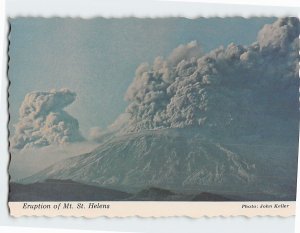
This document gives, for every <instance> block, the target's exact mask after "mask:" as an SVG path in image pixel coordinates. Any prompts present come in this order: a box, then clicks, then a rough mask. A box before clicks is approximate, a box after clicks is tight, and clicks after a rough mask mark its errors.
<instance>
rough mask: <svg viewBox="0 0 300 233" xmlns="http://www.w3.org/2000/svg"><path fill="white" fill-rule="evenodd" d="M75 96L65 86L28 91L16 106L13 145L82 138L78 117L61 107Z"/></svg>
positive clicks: (22, 146) (41, 145)
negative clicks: (62, 87) (21, 101)
mask: <svg viewBox="0 0 300 233" xmlns="http://www.w3.org/2000/svg"><path fill="white" fill-rule="evenodd" d="M75 98H76V94H75V93H74V92H71V91H70V90H68V89H61V90H59V91H56V90H51V91H49V92H31V93H28V94H27V95H26V96H25V99H24V101H23V103H22V105H21V107H20V110H19V114H20V119H19V122H18V123H17V124H16V125H15V134H14V136H13V137H12V139H11V145H12V148H16V149H23V148H28V147H43V146H48V145H51V144H65V143H68V142H76V141H82V140H83V137H82V136H81V133H80V132H79V124H78V121H77V120H76V119H75V118H74V117H72V116H71V115H69V114H68V113H67V112H65V111H64V110H63V109H64V108H65V107H66V106H68V105H70V104H71V103H72V102H73V101H74V100H75Z"/></svg>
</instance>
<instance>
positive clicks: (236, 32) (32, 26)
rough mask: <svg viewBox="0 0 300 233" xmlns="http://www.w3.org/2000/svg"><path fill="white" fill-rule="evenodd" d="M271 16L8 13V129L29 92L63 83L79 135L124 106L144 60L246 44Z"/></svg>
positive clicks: (109, 120)
mask: <svg viewBox="0 0 300 233" xmlns="http://www.w3.org/2000/svg"><path fill="white" fill-rule="evenodd" d="M274 21H275V19H274V18H248V19H244V18H228V19H222V18H208V19H206V18H199V19H185V18H164V19H163V18H160V19H159V18H157V19H138V18H124V19H105V18H94V19H88V20H87V19H85V20H84V19H80V18H73V19H71V18H48V19H46V18H13V19H10V24H11V33H10V35H9V39H10V46H9V57H10V61H9V74H8V76H9V80H10V81H11V85H10V89H9V94H10V95H9V104H10V109H9V111H10V117H11V118H10V119H11V121H10V129H11V130H12V134H13V127H12V125H13V124H15V123H16V122H17V121H18V118H19V109H20V106H21V104H22V102H23V100H24V97H25V95H26V94H27V93H29V92H32V91H50V90H52V89H58V90H59V89H61V88H68V89H70V90H71V91H73V92H75V93H76V94H77V95H76V100H75V101H74V102H73V103H71V104H70V105H69V106H67V107H66V111H67V112H68V113H69V114H71V115H72V116H73V117H74V118H76V119H77V120H78V122H79V127H80V130H81V132H82V133H83V135H84V136H86V135H87V134H88V131H89V130H90V128H92V127H100V128H106V127H107V126H108V125H110V124H112V123H113V122H114V121H115V119H116V118H117V117H118V116H119V115H120V114H121V113H122V112H124V109H125V108H126V106H127V103H126V101H125V100H124V95H125V93H126V90H127V88H128V86H129V85H130V83H132V80H133V78H134V76H135V70H136V68H137V67H138V66H139V65H140V64H141V63H143V62H152V61H153V59H154V58H155V57H157V56H167V55H168V54H170V52H171V51H172V50H173V49H174V48H176V47H177V46H178V45H180V44H186V43H189V42H190V41H194V40H196V41H197V42H198V44H199V45H200V46H201V47H202V49H203V51H204V52H207V51H209V50H211V49H213V48H216V47H219V46H220V45H223V46H227V45H228V44H230V43H231V42H234V43H236V44H242V45H248V44H251V43H252V42H253V41H255V40H256V35H257V32H258V31H259V29H260V28H261V27H262V26H263V25H264V24H266V23H272V22H274Z"/></svg>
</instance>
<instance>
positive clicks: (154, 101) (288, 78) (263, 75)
mask: <svg viewBox="0 0 300 233" xmlns="http://www.w3.org/2000/svg"><path fill="white" fill-rule="evenodd" d="M298 36H299V20H298V19H297V18H283V19H278V20H277V21H276V22H274V23H273V24H271V25H265V26H264V27H263V28H262V29H261V31H260V32H259V33H258V37H257V41H256V42H254V43H253V44H251V45H249V46H241V45H235V44H230V45H228V46H227V47H226V48H224V47H220V48H217V49H215V50H213V51H211V52H209V53H207V54H204V55H202V53H201V49H199V47H198V46H197V43H196V42H191V43H189V44H187V45H180V46H179V47H178V48H176V49H175V50H174V51H173V52H172V53H171V55H170V56H169V57H167V58H166V59H163V58H162V57H157V58H156V59H155V60H154V62H153V64H152V65H150V64H141V65H140V66H139V67H138V68H137V70H136V75H135V78H134V80H133V82H132V84H131V85H130V86H129V88H128V90H127V92H126V94H125V99H126V100H127V101H128V102H129V105H128V107H127V108H126V111H125V112H126V113H127V114H128V115H129V116H130V117H129V119H128V121H127V124H126V127H125V128H123V129H122V130H123V131H124V132H137V131H140V130H144V129H157V128H169V127H171V128H183V127H189V126H196V127H201V128H203V129H218V130H224V131H227V132H228V130H229V129H230V130H231V131H232V132H233V131H236V132H241V131H247V132H250V131H251V130H252V131H253V130H262V129H265V130H266V131H270V129H271V130H273V131H278V132H279V131H280V130H281V129H282V128H285V126H284V124H288V123H286V121H296V122H297V120H298V87H299V75H298V70H299V67H298V62H299V39H298ZM276 125H280V126H281V128H276ZM288 127H289V126H287V130H289V129H288Z"/></svg>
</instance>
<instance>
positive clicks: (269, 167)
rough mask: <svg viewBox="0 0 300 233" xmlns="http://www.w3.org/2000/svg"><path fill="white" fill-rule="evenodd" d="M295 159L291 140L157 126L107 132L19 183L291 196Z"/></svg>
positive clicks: (241, 195)
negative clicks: (234, 139) (247, 139)
mask: <svg viewBox="0 0 300 233" xmlns="http://www.w3.org/2000/svg"><path fill="white" fill-rule="evenodd" d="M283 155H285V156H283ZM287 157H288V158H287ZM296 162H297V147H296V146H290V145H281V146H276V145H271V144H267V143H266V142H264V143H262V142H260V144H258V143H253V144H249V143H248V144H245V143H235V144H234V143H230V140H227V141H224V142H222V143H221V142H215V141H214V140H213V139H212V138H211V139H210V140H208V139H207V137H204V136H203V135H202V133H201V130H199V129H197V128H194V129H192V128H184V129H157V130H147V131H142V132H138V133H131V134H127V135H119V136H116V137H114V138H110V139H109V140H108V141H106V142H104V143H102V144H101V145H99V147H98V148H96V149H95V150H93V151H92V152H90V153H86V154H83V155H79V156H76V157H73V158H70V159H66V160H64V161H62V162H58V163H57V164H54V165H53V166H50V167H49V168H47V169H45V170H43V171H41V172H39V173H37V174H35V175H33V176H30V177H28V178H25V179H23V180H22V183H23V184H30V183H35V182H43V181H45V180H48V179H56V180H72V181H74V182H80V183H83V184H89V185H95V186H99V187H106V188H113V189H117V190H122V191H126V192H137V191H140V190H143V189H145V188H147V187H157V188H164V189H168V190H171V191H174V192H180V193H185V194H196V193H200V192H209V193H215V194H220V195H227V196H228V195H232V196H239V197H243V199H244V198H246V199H249V200H251V199H255V200H257V199H260V198H261V199H262V200H268V199H270V200H274V198H276V199H279V200H293V199H294V198H295V193H296V192H295V190H296V173H297V170H296V164H297V163H296ZM288 168H289V169H288ZM291 168H292V169H291Z"/></svg>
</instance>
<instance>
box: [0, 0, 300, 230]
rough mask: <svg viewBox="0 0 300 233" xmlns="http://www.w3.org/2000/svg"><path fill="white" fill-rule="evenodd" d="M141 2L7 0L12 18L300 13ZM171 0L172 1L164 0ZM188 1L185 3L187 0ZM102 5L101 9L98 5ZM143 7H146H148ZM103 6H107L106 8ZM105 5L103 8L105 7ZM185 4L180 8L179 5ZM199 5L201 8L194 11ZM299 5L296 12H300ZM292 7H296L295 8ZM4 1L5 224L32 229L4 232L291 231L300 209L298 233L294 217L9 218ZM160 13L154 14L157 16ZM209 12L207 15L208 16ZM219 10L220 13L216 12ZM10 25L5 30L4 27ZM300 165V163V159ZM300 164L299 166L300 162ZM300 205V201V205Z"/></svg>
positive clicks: (0, 176)
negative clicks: (133, 5) (29, 16)
mask: <svg viewBox="0 0 300 233" xmlns="http://www.w3.org/2000/svg"><path fill="white" fill-rule="evenodd" d="M129 1H130V2H131V4H133V3H134V2H135V3H136V2H137V0H129ZM138 1H139V3H137V5H136V6H135V7H132V5H131V4H126V3H127V2H128V1H126V3H124V2H125V0H123V1H122V2H123V3H122V4H121V5H122V7H120V2H119V4H116V0H111V1H107V0H100V1H99V0H98V1H97V0H7V6H6V7H7V13H8V14H9V16H17V15H23V16H26V15H32V16H41V15H45V16H48V17H49V16H58V15H62V16H73V17H75V16H78V15H81V16H82V17H87V18H88V17H93V16H96V15H99V14H100V13H101V12H102V15H104V16H112V15H114V16H123V15H124V14H125V15H126V14H127V15H132V14H133V13H134V12H135V13H136V12H139V14H141V15H142V14H145V11H143V10H142V11H139V8H140V9H146V8H147V7H145V5H146V6H152V8H151V7H150V8H149V7H148V8H147V10H146V11H148V12H149V11H150V12H151V13H152V14H149V15H148V16H152V17H155V16H159V15H164V14H168V12H176V13H177V14H186V13H187V12H188V11H191V12H190V15H192V16H196V14H198V12H199V11H201V12H202V14H201V15H202V16H217V15H220V14H221V12H222V15H224V16H233V15H238V14H239V15H242V16H245V17H249V16H253V15H264V16H271V15H275V14H276V15H280V16H281V15H286V14H289V13H291V14H293V15H295V14H297V15H299V12H300V11H299V7H300V1H298V0H297V1H296V0H295V1H293V0H281V1H279V0H265V1H262V0H261V1H255V0H252V1H251V0H249V1H245V0H244V1H242V0H239V1H238V0H236V1H234V0H233V1H229V0H223V1H221V0H219V1H217V0H211V1H208V0H207V1H201V0H185V1H186V2H195V1H201V2H222V3H229V2H235V3H238V4H240V5H235V6H230V7H228V6H226V7H224V6H221V5H213V4H196V3H176V1H179V0H174V1H172V2H169V3H168V2H164V3H159V2H155V3H153V2H152V3H150V1H149V0H148V1H143V3H141V2H142V0H138ZM165 1H169V0H165ZM182 1H184V0H182ZM159 4H161V5H160V6H170V7H167V8H166V7H164V8H163V9H155V8H156V7H153V6H154V5H156V6H158V5H159ZM243 4H247V5H253V4H260V5H268V4H272V5H273V6H274V5H277V6H284V7H281V8H278V7H257V6H251V7H250V6H249V7H245V6H243ZM99 5H100V7H99ZM143 5H144V7H143ZM97 6H98V7H97ZM101 6H102V7H101ZM103 6H104V7H103ZM179 6H180V7H179ZM190 6H197V7H190ZM295 6H296V8H295ZM291 7H292V8H291ZM4 9H6V8H5V3H4V0H0V20H1V21H0V23H1V24H0V51H1V52H0V54H3V56H0V68H1V74H2V78H1V80H0V90H1V95H0V106H1V111H0V190H1V192H0V225H4V226H19V227H20V226H25V227H27V228H23V227H22V229H21V228H14V227H13V228H12V227H0V232H15V231H17V232H18V231H20V230H22V232H66V233H67V232H71V231H66V230H64V231H63V230H57V231H56V230H53V229H51V230H49V229H48V230H42V229H35V231H34V229H32V228H28V227H54V228H73V229H87V228H90V229H94V230H96V229H97V230H99V229H103V230H119V231H130V232H132V230H134V231H140V232H142V231H143V232H156V233H159V232H174V233H175V232H184V229H185V230H186V231H187V230H188V232H199V230H201V232H223V233H226V232H230V233H240V232H243V233H250V232H251V233H252V232H255V233H260V232H261V233H263V232H272V233H282V232H285V233H292V232H300V221H299V217H300V208H299V205H298V208H297V216H298V217H297V221H296V231H294V223H295V221H294V218H284V219H282V218H268V217H259V218H251V219H246V218H243V217H236V218H226V219H223V218H212V219H199V220H191V219H187V218H167V219H166V218H165V219H157V220H153V219H138V218H129V219H106V218H99V219H97V220H96V221H93V220H92V221H90V220H86V219H73V218H55V219H46V218H21V219H14V218H11V217H9V216H8V214H7V205H6V200H7V179H8V178H7V173H6V169H7V162H8V159H7V140H6V139H7V132H6V131H7V130H6V123H7V114H6V109H7V106H6V87H7V80H6V62H7V61H6V46H7V44H6V35H7V25H6V15H5V11H4ZM106 9H110V12H109V11H108V12H106ZM154 12H155V13H154ZM203 12H204V13H203ZM216 12H217V13H216ZM2 25H5V26H6V28H4V27H2ZM299 162H300V161H299ZM299 164H300V163H299ZM299 183H300V182H299V179H298V195H297V198H298V200H299V198H300V197H299V196H300V188H299ZM298 202H299V201H298ZM72 232H76V233H77V232H86V231H79V230H78V231H74V230H72Z"/></svg>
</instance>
